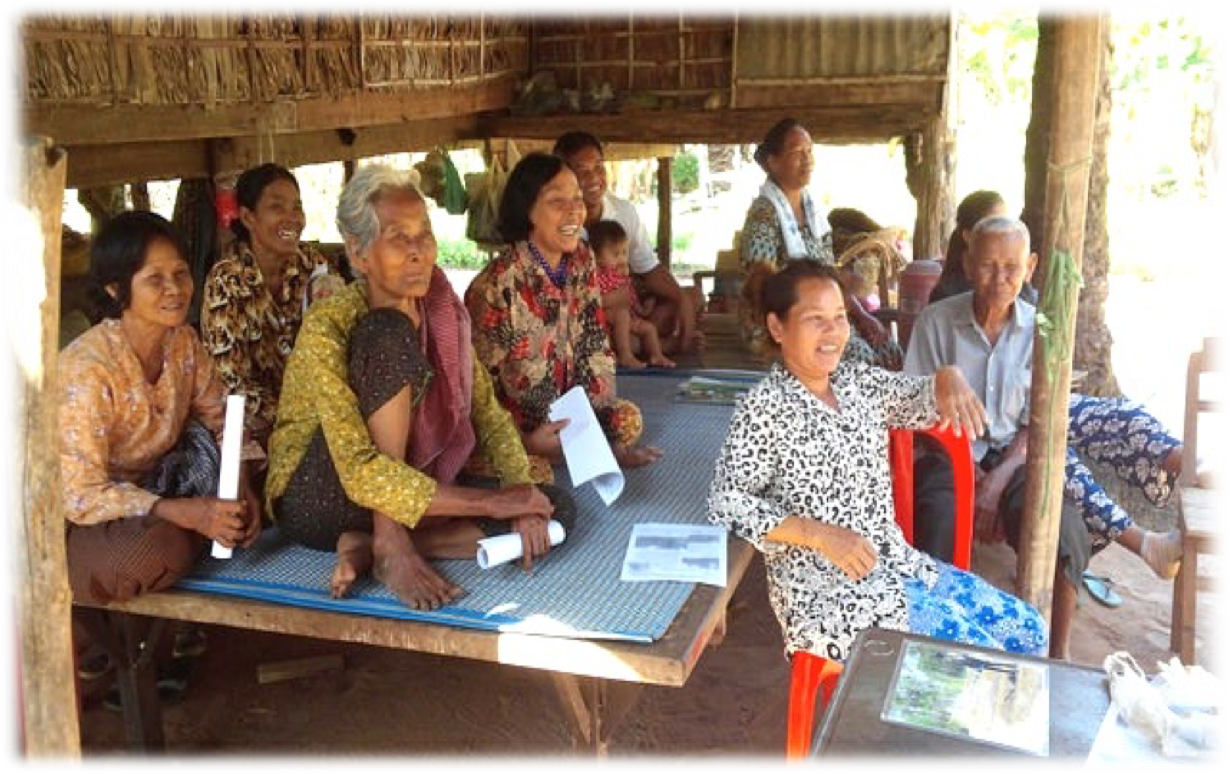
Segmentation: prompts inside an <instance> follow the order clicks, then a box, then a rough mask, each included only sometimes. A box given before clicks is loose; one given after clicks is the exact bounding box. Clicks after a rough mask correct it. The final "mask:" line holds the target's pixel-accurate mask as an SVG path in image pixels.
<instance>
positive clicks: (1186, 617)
mask: <svg viewBox="0 0 1230 774" xmlns="http://www.w3.org/2000/svg"><path fill="white" fill-rule="evenodd" d="M1199 556H1200V552H1199V550H1198V549H1197V547H1196V546H1195V545H1194V541H1189V540H1188V539H1187V536H1186V535H1185V536H1184V538H1183V559H1182V563H1181V564H1180V565H1179V574H1178V575H1176V576H1175V579H1174V598H1173V599H1172V600H1171V609H1170V649H1171V650H1172V651H1174V652H1175V653H1176V654H1177V655H1178V656H1179V660H1180V661H1182V662H1183V663H1184V664H1194V663H1195V662H1196V592H1197V588H1198V582H1197V579H1198V575H1197V571H1198V569H1199V561H1198V559H1199Z"/></svg>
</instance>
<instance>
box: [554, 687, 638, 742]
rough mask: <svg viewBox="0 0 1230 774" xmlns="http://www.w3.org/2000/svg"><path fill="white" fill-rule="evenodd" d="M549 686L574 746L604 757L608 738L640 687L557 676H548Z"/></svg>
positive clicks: (609, 738) (609, 739)
mask: <svg viewBox="0 0 1230 774" xmlns="http://www.w3.org/2000/svg"><path fill="white" fill-rule="evenodd" d="M551 682H552V684H553V685H554V686H555V692H556V695H557V696H558V697H559V701H560V704H561V706H562V707H563V709H564V715H565V717H566V718H567V719H568V722H569V726H570V730H571V732H572V738H573V744H574V746H576V747H577V748H578V749H584V750H588V751H590V752H592V753H593V754H594V755H595V756H597V757H600V758H604V757H606V755H607V752H608V748H609V745H610V742H611V736H612V734H613V733H614V732H615V729H616V728H618V727H619V723H620V721H622V720H623V717H624V715H626V714H627V712H628V710H629V709H631V708H632V705H633V704H635V703H636V699H637V696H638V695H639V694H640V689H641V686H640V685H639V684H638V683H629V682H625V681H623V680H604V679H602V678H597V677H581V676H578V675H570V674H561V673H559V672H552V673H551Z"/></svg>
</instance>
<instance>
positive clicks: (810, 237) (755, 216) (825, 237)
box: [739, 196, 834, 271]
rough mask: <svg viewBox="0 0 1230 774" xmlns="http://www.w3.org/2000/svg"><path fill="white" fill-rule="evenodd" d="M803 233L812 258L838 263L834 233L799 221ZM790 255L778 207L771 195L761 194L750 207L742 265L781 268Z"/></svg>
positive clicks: (741, 248) (742, 242) (742, 240)
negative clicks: (835, 260)
mask: <svg viewBox="0 0 1230 774" xmlns="http://www.w3.org/2000/svg"><path fill="white" fill-rule="evenodd" d="M799 232H800V233H801V234H802V235H803V246H804V247H806V248H807V257H808V258H809V259H811V260H813V261H818V262H820V263H822V264H825V265H826V266H827V265H831V264H832V263H833V262H834V258H833V232H831V231H825V232H824V233H823V234H819V235H817V234H814V233H812V230H811V227H810V226H808V225H807V223H806V222H804V223H800V224H799ZM789 258H790V254H789V252H788V251H787V250H786V240H785V238H784V237H782V226H781V224H780V223H779V222H778V220H777V210H775V209H773V204H772V202H770V201H769V200H768V198H767V197H764V196H757V197H756V198H755V199H754V200H752V206H751V207H749V208H748V210H747V218H746V219H745V220H744V221H743V231H742V233H741V235H740V237H739V266H740V268H742V269H743V271H749V270H750V269H751V268H752V266H753V265H755V264H757V263H765V264H768V265H769V267H770V268H773V269H777V268H779V267H780V266H781V265H782V264H783V263H785V262H786V261H787V260H789Z"/></svg>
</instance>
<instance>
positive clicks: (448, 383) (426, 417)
mask: <svg viewBox="0 0 1230 774" xmlns="http://www.w3.org/2000/svg"><path fill="white" fill-rule="evenodd" d="M416 182H417V181H416V180H415V179H414V177H413V173H406V172H401V171H398V170H395V169H392V168H390V167H386V166H382V165H371V166H365V167H362V168H361V169H359V171H358V172H356V173H355V175H354V177H353V178H351V180H350V182H348V183H347V184H346V187H345V189H344V190H343V191H342V195H341V198H340V201H339V202H338V208H337V225H338V230H339V231H340V232H341V234H342V238H343V240H344V241H345V246H346V255H347V257H348V258H349V259H350V263H351V266H352V267H353V268H354V270H355V273H356V275H358V279H357V281H356V282H354V283H353V284H352V285H350V286H348V287H347V288H345V289H344V290H343V291H341V292H339V293H337V294H336V295H334V296H332V297H330V298H328V299H326V300H324V301H322V302H321V303H319V304H317V305H315V306H313V307H312V309H311V310H309V312H308V313H307V316H306V317H305V318H304V321H303V327H302V328H301V330H300V332H299V337H298V339H297V340H296V342H295V348H294V351H293V352H292V353H291V356H290V360H289V362H288V363H287V367H286V378H285V381H284V382H283V385H282V399H281V405H280V407H279V410H278V417H277V424H276V426H275V428H274V431H273V435H272V437H271V438H270V442H269V447H270V448H269V456H270V472H269V478H268V482H267V484H266V492H265V495H266V500H267V506H268V509H269V510H268V512H269V513H271V514H272V515H273V518H274V521H275V522H276V523H277V525H278V528H279V529H280V530H281V531H282V533H283V534H284V535H286V536H288V537H289V538H290V539H291V540H294V541H295V542H298V543H301V544H303V545H306V546H308V547H310V548H315V549H318V550H324V551H333V550H335V551H336V552H337V564H336V566H335V568H334V571H333V576H332V578H331V579H330V591H331V593H332V594H333V596H335V597H340V596H343V595H345V594H346V593H347V591H348V590H349V588H350V586H351V584H352V583H353V582H354V581H355V579H356V578H358V577H359V576H360V575H363V574H364V573H366V572H368V571H369V570H370V571H371V572H372V574H373V575H374V577H375V578H376V580H378V581H380V582H381V583H383V584H385V585H386V586H387V587H388V588H389V589H390V590H391V591H392V592H393V593H395V594H396V595H397V597H398V598H399V599H401V600H402V602H404V603H405V604H406V605H408V606H409V607H412V608H415V609H419V610H429V609H435V608H437V607H439V606H441V605H446V604H448V603H449V602H451V601H452V600H453V599H455V598H457V597H458V596H459V595H460V594H461V593H462V589H461V588H460V587H458V586H456V585H455V584H453V583H450V582H449V581H448V580H447V579H445V578H443V577H442V576H441V575H440V574H439V573H437V572H436V571H435V570H434V569H433V568H432V567H431V565H430V564H429V563H428V562H427V561H426V560H427V559H429V558H464V557H472V556H474V555H475V551H476V543H477V541H478V540H480V539H482V538H483V537H484V536H486V535H491V534H501V533H507V532H510V531H513V532H517V533H519V534H520V535H521V538H522V542H523V545H524V549H525V550H524V566H525V567H527V568H528V567H529V566H530V563H531V562H532V561H533V560H534V559H537V558H539V557H542V556H543V555H545V554H546V553H547V551H548V550H549V549H550V541H549V538H548V536H547V521H548V519H550V518H551V517H552V514H553V511H554V506H553V504H552V500H551V499H549V498H548V497H547V496H546V495H545V494H544V493H543V492H542V491H541V490H539V489H538V488H536V487H534V486H533V484H532V483H531V479H530V475H529V463H528V461H527V459H526V455H525V450H524V448H523V447H522V445H521V439H520V436H519V434H518V433H517V429H516V427H515V426H514V425H513V423H512V421H511V419H510V417H509V415H508V412H507V411H506V410H505V409H504V408H503V407H501V406H500V404H499V402H498V401H497V400H496V398H495V393H494V392H493V390H492V385H491V379H490V377H489V376H488V375H487V372H486V369H484V368H483V367H481V365H476V363H477V360H476V358H475V357H474V353H473V348H472V345H471V342H470V324H469V317H468V316H467V314H466V311H465V307H464V306H463V305H462V304H461V301H460V299H458V298H457V296H456V294H455V293H454V292H453V290H452V288H451V287H450V285H449V283H448V279H447V278H446V277H445V276H444V273H443V272H442V271H441V270H440V269H439V268H438V267H436V265H435V264H436V241H435V237H434V235H433V233H432V228H431V221H430V219H429V218H428V215H427V206H426V203H425V201H424V199H423V196H422V194H421V193H420V192H419V190H418V187H417V185H416ZM479 448H481V450H482V451H483V452H485V453H486V456H487V458H489V459H490V460H492V461H493V463H494V467H495V470H496V473H497V475H498V476H499V479H500V483H501V484H502V488H500V489H498V490H497V491H494V492H493V491H491V490H490V489H487V488H481V487H467V486H461V485H459V484H458V483H457V479H458V475H459V474H460V473H461V472H462V468H463V466H464V465H465V463H466V461H467V460H468V459H469V458H470V455H471V454H472V453H474V452H475V450H476V449H479ZM556 518H559V516H558V515H557V516H556ZM565 526H566V527H567V526H568V525H565Z"/></svg>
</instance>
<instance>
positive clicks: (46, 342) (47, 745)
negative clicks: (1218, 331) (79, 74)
mask: <svg viewBox="0 0 1230 774" xmlns="http://www.w3.org/2000/svg"><path fill="white" fill-rule="evenodd" d="M23 151H24V153H23V157H22V162H23V166H24V169H23V172H24V175H23V179H22V185H21V187H20V193H19V196H20V197H21V200H22V201H21V204H22V207H23V212H24V214H25V215H26V216H27V217H26V218H25V219H22V220H21V222H19V223H15V224H14V226H15V228H14V230H13V233H12V236H13V237H15V238H16V239H17V242H18V244H25V245H28V246H34V245H39V244H40V243H41V254H40V255H38V256H37V257H35V256H29V255H27V256H24V257H25V258H27V259H29V261H28V263H29V265H25V266H23V267H22V268H21V269H20V270H19V271H17V272H16V273H15V274H14V276H13V278H12V279H13V280H14V281H17V280H21V281H18V282H17V285H16V286H14V287H12V288H10V290H11V292H10V293H9V296H10V299H9V302H8V305H11V308H10V309H8V310H7V314H6V315H5V317H6V319H7V324H6V326H5V327H6V329H7V330H8V331H9V332H10V335H11V336H12V337H13V342H14V348H13V349H14V353H15V355H16V357H12V356H10V357H9V358H7V359H8V360H10V361H11V362H13V364H14V366H15V368H14V369H13V370H15V371H16V373H9V372H8V369H7V368H6V369H5V371H6V373H5V375H4V381H5V383H6V385H7V384H12V385H13V386H14V387H15V391H14V392H15V394H13V395H12V397H11V398H9V400H12V401H13V402H14V405H13V406H12V407H11V408H12V411H11V414H12V416H14V417H17V418H18V419H17V423H18V427H16V428H13V430H14V433H13V434H14V435H15V436H16V437H17V439H18V442H17V444H16V445H17V446H19V447H20V448H22V449H23V452H22V454H21V456H20V458H18V459H16V460H14V461H13V462H14V463H16V465H15V466H13V467H15V468H16V469H10V470H5V471H4V475H5V476H7V477H10V478H9V480H8V481H7V482H6V483H8V484H11V485H13V486H11V487H7V486H6V487H4V489H5V490H6V491H9V492H18V491H20V492H21V496H20V500H18V497H17V496H16V495H14V496H13V498H12V500H13V502H14V503H16V502H20V504H21V506H20V510H19V511H18V513H17V514H16V518H15V519H13V521H15V522H16V532H17V534H16V541H15V542H16V550H15V554H16V556H15V559H16V562H15V564H16V567H15V568H12V569H11V570H10V572H12V578H13V579H14V580H15V581H18V582H17V584H16V587H15V589H14V592H15V593H14V597H15V598H16V600H17V604H18V607H19V610H18V616H19V617H18V637H19V641H20V643H21V652H20V656H19V661H18V665H17V671H18V674H19V689H20V699H19V704H18V712H20V713H21V718H20V727H21V732H22V736H21V738H20V743H21V744H22V746H23V752H24V753H25V755H28V756H31V757H35V758H42V757H50V756H54V757H57V758H62V757H65V756H72V757H78V756H80V754H81V731H80V728H79V727H78V724H77V711H76V709H77V693H76V685H75V680H74V677H75V674H76V670H75V669H74V664H73V645H72V625H71V611H72V594H71V592H70V591H69V587H68V561H67V553H66V550H65V545H64V513H63V511H62V508H61V499H60V498H61V495H62V491H63V490H62V489H61V486H60V455H59V449H60V431H59V422H58V414H57V409H58V406H59V396H58V393H57V391H56V389H55V385H56V355H57V353H58V352H59V337H60V227H61V223H62V217H63V203H64V179H65V170H66V168H67V166H68V165H67V163H66V158H65V154H64V152H63V150H62V149H60V148H57V147H55V146H54V145H53V143H52V142H51V140H50V139H49V138H46V137H39V138H34V139H32V140H29V141H27V142H26V145H25V147H24V148H23ZM27 240H28V241H27ZM23 278H24V279H23ZM4 394H6V395H9V394H10V393H9V391H8V390H7V389H6V390H4ZM6 402H7V401H6ZM5 467H6V468H8V467H10V466H5ZM7 668H12V665H11V664H10V665H7Z"/></svg>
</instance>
